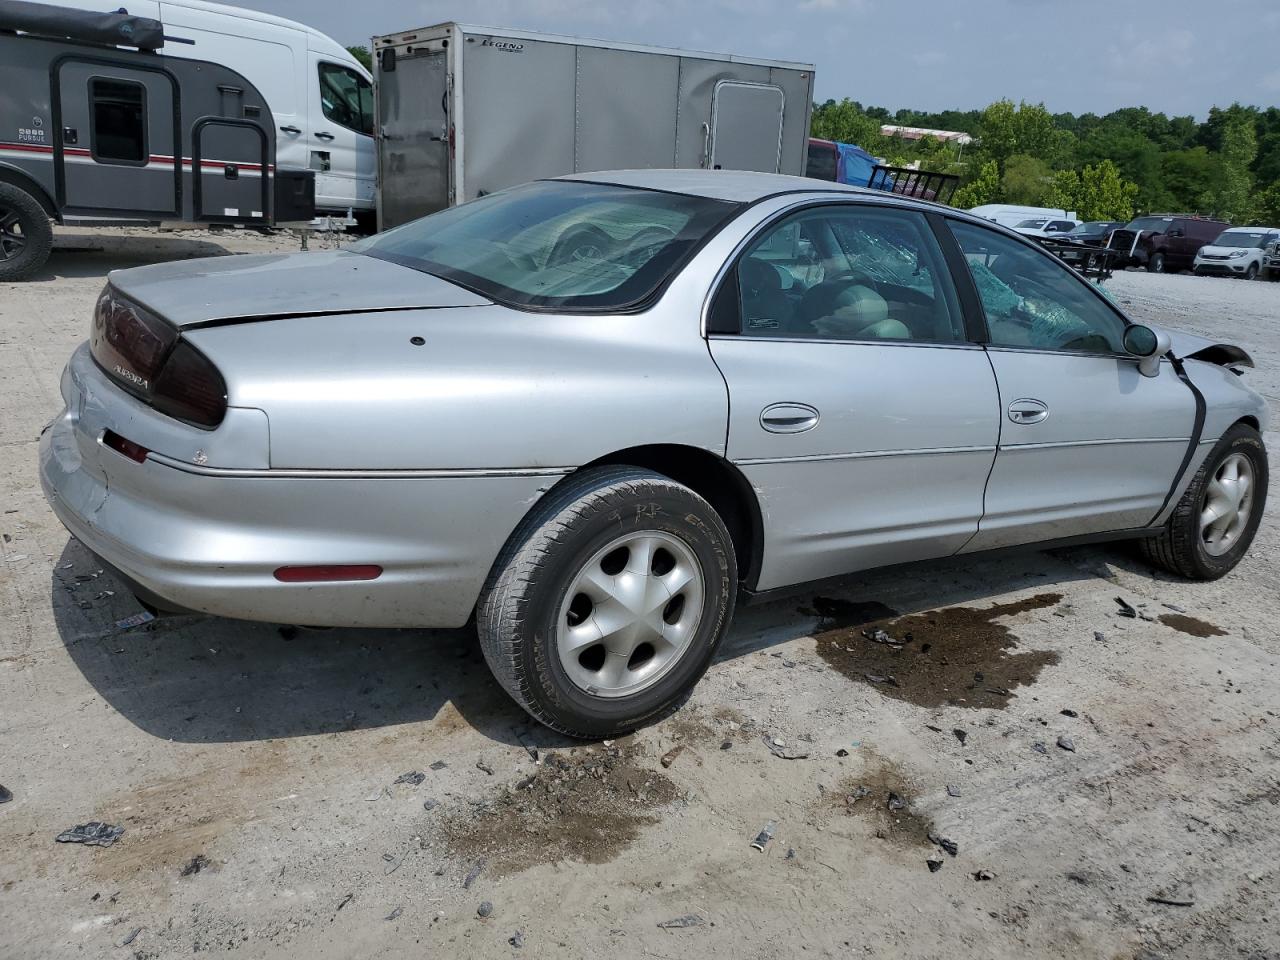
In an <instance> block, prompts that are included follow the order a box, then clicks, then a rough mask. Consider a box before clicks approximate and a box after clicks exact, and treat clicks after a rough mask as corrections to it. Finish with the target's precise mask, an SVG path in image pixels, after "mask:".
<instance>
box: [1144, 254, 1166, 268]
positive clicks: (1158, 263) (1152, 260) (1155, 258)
mask: <svg viewBox="0 0 1280 960" xmlns="http://www.w3.org/2000/svg"><path fill="white" fill-rule="evenodd" d="M1147 272H1148V273H1164V254H1163V253H1160V252H1158V251H1157V252H1156V253H1153V254H1152V255H1151V256H1150V257H1148V258H1147Z"/></svg>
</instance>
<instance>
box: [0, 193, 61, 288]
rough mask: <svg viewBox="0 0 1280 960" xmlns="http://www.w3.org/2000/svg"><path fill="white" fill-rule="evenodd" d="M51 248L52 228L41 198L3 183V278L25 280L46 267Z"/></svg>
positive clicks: (0, 264)
mask: <svg viewBox="0 0 1280 960" xmlns="http://www.w3.org/2000/svg"><path fill="white" fill-rule="evenodd" d="M52 247H53V227H52V226H51V225H50V224H49V215H48V214H47V213H45V212H44V207H42V206H40V201H38V200H37V199H36V198H35V197H33V196H32V195H31V194H29V193H27V191H25V190H23V189H21V188H20V187H15V186H14V185H13V184H11V183H0V280H25V279H26V278H27V277H29V276H31V274H33V273H35V272H36V271H37V270H39V269H40V268H41V267H43V266H44V264H45V261H46V260H48V259H49V251H50V249H52Z"/></svg>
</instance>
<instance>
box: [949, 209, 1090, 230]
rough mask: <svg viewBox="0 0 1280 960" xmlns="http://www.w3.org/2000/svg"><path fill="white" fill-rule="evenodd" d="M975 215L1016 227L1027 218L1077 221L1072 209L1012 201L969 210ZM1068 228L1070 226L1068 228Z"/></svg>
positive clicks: (1073, 223)
mask: <svg viewBox="0 0 1280 960" xmlns="http://www.w3.org/2000/svg"><path fill="white" fill-rule="evenodd" d="M969 212H970V213H972V214H973V215H974V216H975V217H982V218H983V219H984V220H994V221H995V222H996V223H998V224H1000V225H1001V226H1005V227H1014V228H1016V227H1018V226H1019V225H1021V224H1022V223H1024V222H1025V221H1027V220H1044V221H1046V222H1047V221H1050V220H1070V221H1071V223H1072V225H1073V226H1074V225H1075V223H1076V222H1077V220H1076V213H1075V211H1074V210H1055V209H1054V208H1053V207H1020V206H1017V205H1016V204H1012V203H985V204H983V205H982V206H980V207H974V208H973V209H972V210H970V211H969ZM1068 229H1070V228H1068ZM1064 232H1065V231H1064Z"/></svg>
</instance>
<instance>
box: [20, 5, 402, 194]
mask: <svg viewBox="0 0 1280 960" xmlns="http://www.w3.org/2000/svg"><path fill="white" fill-rule="evenodd" d="M42 2H44V3H47V4H51V5H53V6H59V7H71V8H75V9H79V10H94V11H98V12H102V13H108V12H116V11H118V10H120V8H121V0H42ZM127 6H128V10H129V13H130V14H132V15H134V16H138V17H150V18H151V19H153V20H159V21H160V22H161V23H162V24H163V25H164V33H165V37H166V43H165V47H164V52H165V56H168V57H186V58H189V59H193V60H204V61H209V62H212V63H217V64H220V65H221V66H225V67H228V68H230V69H231V70H233V71H235V72H236V73H239V74H241V75H243V76H244V77H245V78H246V79H247V80H248V81H249V82H250V83H252V84H253V85H254V86H255V87H256V88H257V89H258V90H259V91H260V92H261V93H262V95H263V97H265V99H266V101H267V103H268V104H270V107H271V112H272V118H273V120H274V121H275V125H276V163H277V165H278V166H279V167H281V168H283V169H301V170H314V171H315V175H316V209H317V210H318V211H322V212H330V213H340V214H345V213H346V212H347V211H348V210H351V211H353V212H354V213H356V214H360V213H362V212H367V214H368V215H369V216H370V217H372V212H373V209H374V202H375V183H374V180H375V175H376V169H375V164H376V161H375V156H374V142H373V83H372V78H371V77H370V76H369V72H368V71H367V70H365V68H364V67H363V66H361V65H360V62H359V61H358V60H356V59H355V57H353V56H351V54H350V53H348V52H347V50H346V49H345V48H344V47H343V46H342V45H341V44H339V43H338V42H337V41H335V40H333V39H331V38H330V37H328V36H326V35H325V34H323V33H320V32H319V31H318V30H314V29H312V28H311V27H308V26H305V25H304V24H301V23H296V22H294V21H293V20H285V19H284V18H282V17H275V16H272V15H270V14H267V13H259V12H258V11H256V10H247V9H245V8H243V7H234V6H230V5H228V4H223V3H207V2H204V0H128V2H127Z"/></svg>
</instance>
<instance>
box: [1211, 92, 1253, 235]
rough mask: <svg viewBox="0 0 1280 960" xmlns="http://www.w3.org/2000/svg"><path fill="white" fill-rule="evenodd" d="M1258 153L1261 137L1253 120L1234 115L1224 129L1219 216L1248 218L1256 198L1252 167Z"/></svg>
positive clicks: (1215, 199) (1217, 197)
mask: <svg viewBox="0 0 1280 960" xmlns="http://www.w3.org/2000/svg"><path fill="white" fill-rule="evenodd" d="M1257 156H1258V136H1257V132H1256V130H1255V127H1254V122H1253V119H1252V118H1250V117H1247V116H1239V115H1235V116H1232V117H1230V118H1229V119H1228V120H1227V122H1226V124H1225V125H1224V126H1223V129H1222V160H1221V164H1220V172H1219V175H1218V186H1217V189H1216V190H1215V191H1214V192H1213V209H1214V212H1215V213H1217V214H1218V216H1220V217H1223V218H1225V219H1227V220H1231V221H1236V220H1240V219H1242V218H1244V217H1247V216H1248V215H1249V213H1250V212H1251V208H1252V204H1253V200H1252V197H1251V193H1252V191H1253V173H1252V171H1251V170H1250V167H1252V166H1253V161H1254V160H1255V159H1257Z"/></svg>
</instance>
